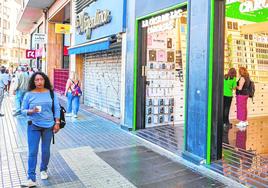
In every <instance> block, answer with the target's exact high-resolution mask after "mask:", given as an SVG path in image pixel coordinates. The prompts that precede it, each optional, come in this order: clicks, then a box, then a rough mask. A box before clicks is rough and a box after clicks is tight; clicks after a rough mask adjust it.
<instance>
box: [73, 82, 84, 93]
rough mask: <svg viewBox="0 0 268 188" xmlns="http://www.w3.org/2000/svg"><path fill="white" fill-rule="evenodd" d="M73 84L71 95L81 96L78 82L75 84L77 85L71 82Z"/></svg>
mask: <svg viewBox="0 0 268 188" xmlns="http://www.w3.org/2000/svg"><path fill="white" fill-rule="evenodd" d="M72 82H73V84H74V88H73V90H72V95H73V96H81V95H82V90H81V88H80V87H79V81H78V82H77V84H75V83H74V81H72Z"/></svg>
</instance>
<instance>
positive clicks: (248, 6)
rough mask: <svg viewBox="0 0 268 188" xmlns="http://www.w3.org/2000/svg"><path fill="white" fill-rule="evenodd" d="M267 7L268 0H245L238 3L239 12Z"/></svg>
mask: <svg viewBox="0 0 268 188" xmlns="http://www.w3.org/2000/svg"><path fill="white" fill-rule="evenodd" d="M264 8H268V1H266V0H254V1H252V0H247V1H245V2H243V3H241V4H240V7H239V10H240V12H253V11H256V10H261V9H264Z"/></svg>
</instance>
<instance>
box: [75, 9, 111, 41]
mask: <svg viewBox="0 0 268 188" xmlns="http://www.w3.org/2000/svg"><path fill="white" fill-rule="evenodd" d="M111 20H112V16H111V11H109V10H97V11H96V14H95V16H89V15H88V13H86V12H84V11H82V12H81V13H79V14H78V15H77V16H76V22H75V23H76V24H75V27H76V32H77V34H79V35H83V34H86V39H87V40H90V39H91V33H92V30H93V29H95V28H97V27H101V26H103V25H105V24H108V23H110V22H111Z"/></svg>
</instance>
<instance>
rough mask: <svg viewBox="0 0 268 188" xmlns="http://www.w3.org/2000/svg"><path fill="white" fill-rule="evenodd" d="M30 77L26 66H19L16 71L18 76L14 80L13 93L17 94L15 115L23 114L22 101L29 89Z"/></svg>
mask: <svg viewBox="0 0 268 188" xmlns="http://www.w3.org/2000/svg"><path fill="white" fill-rule="evenodd" d="M29 79H30V77H29V75H28V74H27V72H26V69H25V68H24V67H19V68H18V71H17V73H16V77H15V80H14V87H13V89H14V91H13V94H14V95H16V96H15V106H16V110H15V113H14V114H13V115H14V116H17V115H20V114H21V103H22V100H23V97H24V94H25V93H26V91H27V88H28V83H29Z"/></svg>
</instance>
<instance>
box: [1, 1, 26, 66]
mask: <svg viewBox="0 0 268 188" xmlns="http://www.w3.org/2000/svg"><path fill="white" fill-rule="evenodd" d="M20 7H21V6H20V4H19V2H18V1H15V0H11V1H7V0H1V1H0V64H2V65H6V66H12V65H13V66H18V65H20V64H23V65H28V64H29V61H28V60H27V59H26V57H25V54H26V49H27V48H28V46H29V42H30V40H29V35H27V34H26V35H24V34H23V33H22V32H19V31H17V30H16V22H17V15H18V12H19V11H20Z"/></svg>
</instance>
